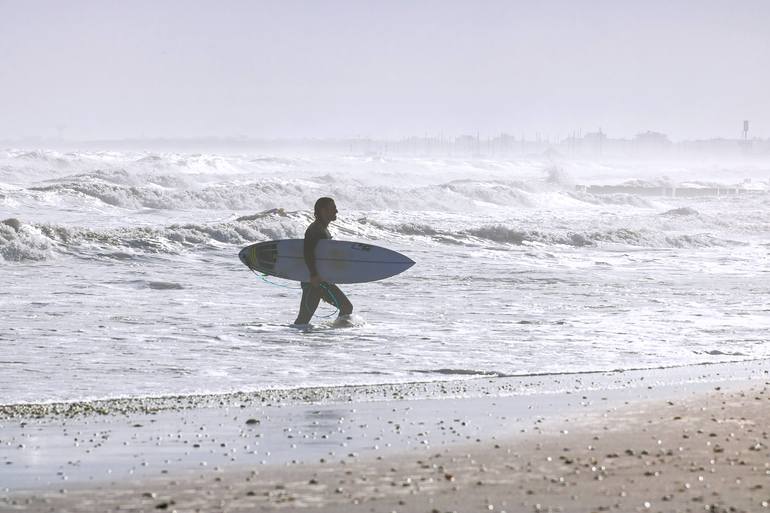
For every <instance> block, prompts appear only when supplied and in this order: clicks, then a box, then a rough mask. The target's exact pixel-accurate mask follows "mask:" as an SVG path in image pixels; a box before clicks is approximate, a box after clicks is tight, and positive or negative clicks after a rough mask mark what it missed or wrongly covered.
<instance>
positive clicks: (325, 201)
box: [313, 197, 334, 218]
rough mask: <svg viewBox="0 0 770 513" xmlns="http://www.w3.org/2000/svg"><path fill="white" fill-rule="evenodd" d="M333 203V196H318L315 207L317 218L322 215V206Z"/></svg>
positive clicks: (314, 211)
mask: <svg viewBox="0 0 770 513" xmlns="http://www.w3.org/2000/svg"><path fill="white" fill-rule="evenodd" d="M333 203H334V200H333V199H332V198H325V197H324V198H318V199H317V200H316V202H315V207H313V213H314V214H315V216H316V218H318V216H320V215H321V209H322V208H326V207H328V206H329V205H331V204H333Z"/></svg>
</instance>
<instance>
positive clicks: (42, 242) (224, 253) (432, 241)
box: [0, 150, 770, 402]
mask: <svg viewBox="0 0 770 513" xmlns="http://www.w3.org/2000/svg"><path fill="white" fill-rule="evenodd" d="M656 166H657V167H656ZM744 174H745V176H743V175H744ZM768 176H770V173H767V172H766V168H765V169H763V168H762V167H761V166H755V167H752V168H747V167H736V168H727V169H725V168H724V167H719V166H705V165H703V164H695V165H689V166H685V165H683V164H681V163H677V164H676V165H668V166H664V165H660V164H652V163H649V162H647V163H635V162H589V161H568V160H564V161H560V162H555V161H552V160H551V159H547V158H543V159H536V158H529V159H519V160H499V161H497V160H493V159H448V158H442V159H438V158H388V157H376V158H372V157H351V156H340V157H334V156H325V157H318V158H316V157H306V156H305V157H299V156H292V155H288V156H274V155H215V154H199V155H185V154H177V153H122V152H93V153H85V152H81V153H62V152H54V151H35V152H26V151H18V150H6V151H2V152H0V267H2V269H3V273H4V275H5V276H6V279H5V280H4V282H3V287H2V288H0V317H2V318H3V323H2V325H0V340H2V341H3V342H4V343H5V344H6V347H8V348H9V349H8V351H7V352H8V354H13V355H14V356H13V358H6V359H5V360H4V361H3V362H2V365H3V368H4V372H3V373H2V375H0V390H3V396H2V397H0V402H18V401H23V400H28V401H45V400H67V399H83V398H87V397H113V396H124V395H138V396H141V395H160V394H176V393H180V394H184V393H194V392H224V391H233V390H253V389H260V388H271V387H279V388H281V387H292V386H299V385H322V384H347V383H372V382H381V381H414V380H421V379H447V377H448V376H450V373H448V372H447V369H449V370H451V369H460V370H462V372H463V374H462V375H468V376H473V375H516V374H532V373H542V372H565V371H586V370H606V369H618V368H630V367H645V366H661V365H674V364H696V363H705V362H714V361H724V360H729V359H736V358H761V357H767V356H768V351H769V350H768V349H767V347H768V346H767V344H766V342H767V333H768V332H770V331H768V328H770V319H768V316H767V314H766V313H767V311H766V298H767V296H768V292H770V290H769V289H768V287H770V285H768V284H770V280H767V279H764V274H766V273H765V271H764V270H765V269H766V268H767V246H768V240H770V208H768V207H770V199H769V198H768V195H767V193H764V192H762V191H764V190H767V189H768V187H767V184H766V182H765V180H767V177H768ZM743 178H751V179H752V181H751V182H750V187H747V190H748V189H751V190H752V191H753V192H752V194H742V195H732V196H730V195H728V196H703V197H691V198H687V197H673V198H672V197H665V196H655V195H650V194H637V193H634V192H611V191H610V192H609V193H607V194H600V193H596V192H590V191H586V190H585V189H584V188H582V187H577V186H578V185H591V184H594V185H618V184H625V186H627V187H640V188H645V187H647V188H649V187H662V186H667V187H668V186H679V187H681V186H683V184H686V183H689V184H690V185H691V186H700V185H703V186H704V187H706V185H708V186H709V187H712V186H714V184H717V185H718V186H720V187H722V186H724V187H729V186H731V183H732V184H733V185H734V183H738V182H740V181H741V180H743ZM720 180H721V181H720ZM727 180H735V181H734V182H729V181H727ZM325 195H330V196H333V197H335V198H336V200H337V204H338V207H339V209H340V214H339V219H338V221H337V222H335V223H334V224H333V225H332V227H331V231H332V232H333V233H334V235H335V237H336V238H339V239H351V240H364V241H368V242H373V243H375V244H380V245H384V246H387V247H390V248H392V249H395V250H398V251H402V252H404V253H405V254H407V255H408V256H410V257H411V258H413V259H414V260H415V261H416V262H417V264H416V265H415V266H414V267H413V268H412V269H410V270H409V271H407V273H405V274H404V275H400V276H397V277H395V278H392V279H389V280H385V281H381V282H375V283H370V284H361V285H352V286H347V287H344V289H345V291H346V292H347V293H348V294H349V295H350V297H351V300H352V301H353V303H354V305H355V308H356V314H357V315H361V316H362V317H363V318H366V320H367V321H366V323H365V324H363V325H360V326H356V327H354V328H351V329H345V330H323V329H321V330H309V331H307V332H303V331H297V330H292V329H290V328H289V327H288V325H289V323H290V322H291V321H292V320H293V319H294V316H295V314H296V309H297V307H298V302H299V291H298V290H296V284H293V283H286V282H281V281H279V280H269V281H274V284H269V283H264V282H263V281H261V280H257V279H255V277H254V276H253V275H251V274H250V273H249V272H248V270H247V269H246V268H245V267H243V266H242V265H241V264H240V262H239V261H238V259H237V251H238V250H239V249H240V247H242V246H244V245H246V244H250V243H252V242H255V241H262V240H270V239H280V238H294V237H301V236H302V234H303V233H304V230H305V228H306V226H307V224H308V223H309V222H310V221H311V219H312V212H311V208H312V204H313V202H314V201H315V199H316V198H317V197H319V196H325ZM276 285H278V286H276ZM287 287H288V288H287ZM323 308H327V307H323ZM326 314H332V317H333V315H334V313H333V311H331V310H329V309H325V310H323V311H322V315H326ZM314 322H316V324H321V325H326V324H324V323H327V324H328V323H331V322H332V319H328V320H323V319H320V318H319V319H317V320H316V321H314ZM451 377H456V375H455V374H451Z"/></svg>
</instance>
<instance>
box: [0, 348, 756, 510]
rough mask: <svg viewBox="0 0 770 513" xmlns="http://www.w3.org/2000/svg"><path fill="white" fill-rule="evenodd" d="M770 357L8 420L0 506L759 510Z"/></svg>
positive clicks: (4, 432)
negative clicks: (573, 385)
mask: <svg viewBox="0 0 770 513" xmlns="http://www.w3.org/2000/svg"><path fill="white" fill-rule="evenodd" d="M763 368H764V369H766V368H767V365H766V364H765V363H763V362H757V363H755V364H751V366H750V368H749V369H748V370H749V371H748V372H747V375H744V376H743V377H744V378H746V379H724V378H725V375H724V371H723V370H722V371H719V372H715V371H712V376H711V378H712V379H711V380H708V379H702V380H697V381H694V382H689V383H667V384H660V383H657V382H656V383H651V382H650V381H649V379H643V378H641V377H639V378H637V379H635V380H634V379H628V380H627V383H626V385H627V386H624V387H622V388H617V389H602V388H597V389H589V388H591V387H587V388H583V389H574V390H572V391H562V392H558V393H536V394H529V395H516V394H514V395H510V396H502V395H492V396H486V395H484V394H476V395H473V394H471V397H452V398H447V399H442V398H435V397H428V398H419V399H387V400H381V401H369V402H335V401H330V402H324V403H311V404H301V403H292V404H288V405H278V404H264V405H261V406H260V407H259V408H257V407H256V406H255V405H241V406H243V407H240V406H238V407H236V406H234V405H225V406H220V407H206V408H191V409H180V410H163V411H159V412H150V413H148V412H132V413H122V414H108V415H101V416H99V415H94V414H89V415H77V416H72V417H62V416H61V415H58V416H57V415H55V414H49V415H47V416H46V415H43V416H41V418H34V417H27V418H24V419H20V418H19V417H9V418H6V419H5V420H4V421H3V428H2V430H1V431H0V433H2V435H1V437H0V438H1V440H0V441H2V445H3V446H4V447H5V449H4V450H0V464H2V465H3V466H5V467H6V469H4V470H5V472H4V473H2V474H0V476H2V477H3V478H4V480H5V483H3V482H2V481H0V485H2V488H3V490H0V511H56V512H67V511H73V512H74V511H86V512H97V511H99V512H101V511H179V512H183V511H185V512H186V511H201V512H208V511H273V510H275V511H277V510H280V511H293V510H306V509H312V510H314V511H329V512H332V511H376V512H379V511H383V512H390V511H403V512H412V511H416V512H420V511H425V512H431V513H432V512H434V511H439V512H445V511H457V512H464V511H468V512H472V511H507V512H509V513H510V512H529V511H532V512H538V511H564V512H583V511H585V512H593V511H620V512H628V511H683V512H684V511H692V512H695V511H711V512H714V511H716V512H740V511H745V512H755V511H763V510H764V509H765V508H768V507H770V506H768V502H770V440H768V436H769V434H768V433H769V432H770V428H768V427H767V426H770V402H769V401H770V386H769V384H770V376H768V374H767V370H763ZM744 370H745V369H744ZM648 374H649V373H648ZM717 374H718V375H720V376H722V379H721V380H716V379H715V378H716V375H717ZM738 374H740V373H738ZM624 377H625V379H627V378H628V375H627V374H624ZM561 379H563V378H561ZM22 424H24V425H23V426H22ZM64 432H66V434H62V433H64ZM57 440H58V442H56V441H57ZM14 444H17V445H23V446H24V447H18V446H17V447H13V445H14ZM35 444H37V445H35ZM46 444H47V445H46ZM196 446H197V447H196ZM121 448H122V449H121ZM91 456H93V458H91ZM65 459H66V460H67V461H66V462H65V461H64V460H65ZM36 461H43V462H44V463H41V464H35V462H36ZM45 461H48V463H45ZM98 462H101V463H98ZM10 467H14V468H16V469H17V471H16V472H15V473H13V474H12V473H11V472H9V471H7V469H8V468H10ZM107 467H109V468H107ZM108 471H109V472H108ZM25 475H26V477H25ZM11 476H14V477H11Z"/></svg>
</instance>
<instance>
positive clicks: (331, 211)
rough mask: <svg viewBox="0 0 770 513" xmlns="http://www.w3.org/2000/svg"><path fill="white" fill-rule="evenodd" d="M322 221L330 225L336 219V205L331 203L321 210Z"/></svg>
mask: <svg viewBox="0 0 770 513" xmlns="http://www.w3.org/2000/svg"><path fill="white" fill-rule="evenodd" d="M322 212H323V216H324V221H326V222H327V223H330V222H332V221H335V220H336V219H337V205H336V204H335V203H334V202H333V201H332V202H331V203H329V204H328V205H327V206H326V207H325V208H323V209H322Z"/></svg>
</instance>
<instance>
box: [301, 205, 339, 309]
mask: <svg viewBox="0 0 770 513" xmlns="http://www.w3.org/2000/svg"><path fill="white" fill-rule="evenodd" d="M331 238H332V236H331V234H330V233H329V230H328V229H327V227H326V225H324V224H323V223H321V221H319V220H317V219H316V220H315V221H313V222H312V223H310V226H308V227H307V230H305V245H304V256H305V264H306V265H307V268H308V270H309V271H310V276H315V275H317V274H318V269H317V268H316V262H315V247H316V246H317V245H318V241H320V240H322V239H331ZM301 285H302V302H301V303H300V305H299V314H298V315H297V320H296V321H294V324H307V323H309V322H310V320H311V319H312V318H313V314H314V313H315V311H316V308H318V303H319V302H320V301H321V299H323V300H324V301H326V302H327V303H329V304H330V305H334V306H336V307H337V308H338V309H339V311H340V315H346V314H350V313H351V312H352V311H353V305H352V304H351V303H350V300H348V298H347V296H345V294H344V293H343V292H342V291H341V290H340V288H339V287H337V286H336V285H334V284H333V283H327V282H325V281H323V282H321V285H320V286H319V287H313V285H312V284H311V283H310V282H306V281H303V282H302V283H301Z"/></svg>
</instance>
